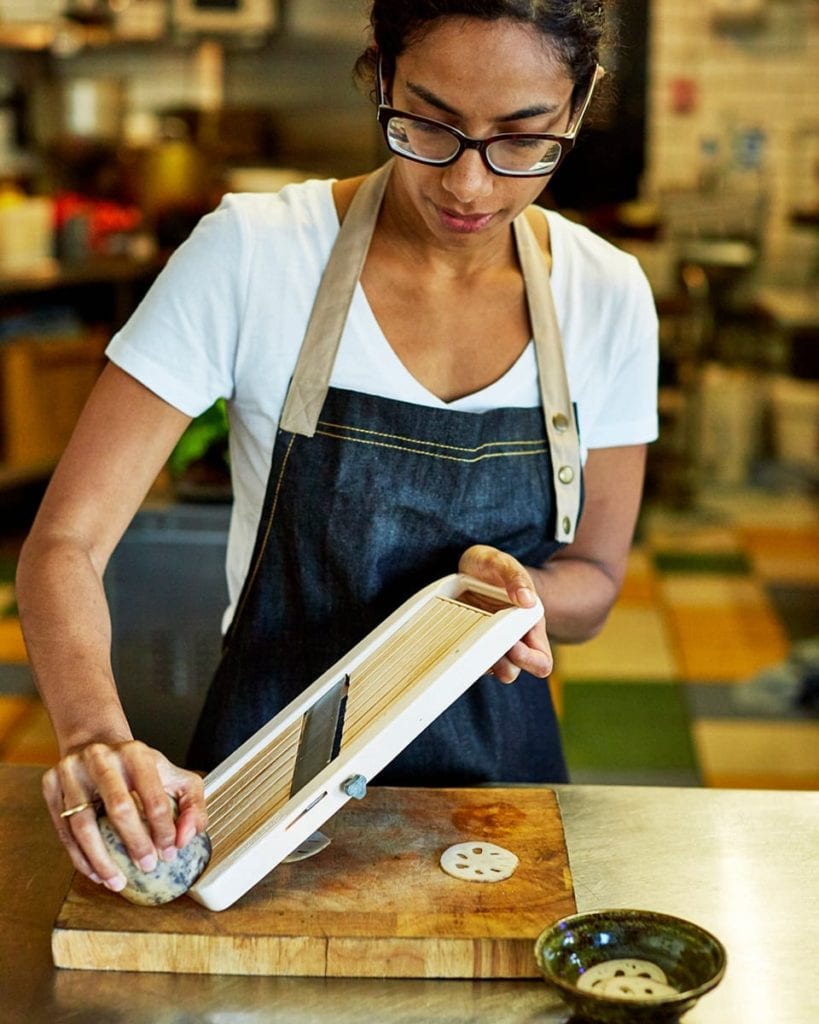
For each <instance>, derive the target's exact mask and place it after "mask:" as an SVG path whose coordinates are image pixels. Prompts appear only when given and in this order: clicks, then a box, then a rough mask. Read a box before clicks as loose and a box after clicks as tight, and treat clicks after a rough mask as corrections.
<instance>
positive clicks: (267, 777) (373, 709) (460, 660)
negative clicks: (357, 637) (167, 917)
mask: <svg viewBox="0 0 819 1024" xmlns="http://www.w3.org/2000/svg"><path fill="white" fill-rule="evenodd" d="M542 614H543V609H542V608H541V606H540V605H539V604H538V605H536V606H535V607H534V608H520V607H518V606H517V605H514V604H511V603H510V601H509V599H508V597H507V596H506V594H505V593H504V592H503V591H502V590H499V589H498V588H496V587H490V586H487V585H486V584H483V583H480V582H479V581H478V580H475V579H472V578H471V577H467V576H463V575H453V576H448V577H445V578H444V579H442V580H439V581H438V582H436V583H433V584H431V585H430V586H428V587H426V588H424V589H423V590H421V591H419V592H418V593H417V594H416V595H415V596H414V597H412V598H410V600H408V601H406V602H405V603H404V604H403V605H402V606H401V607H400V608H398V609H397V611H395V612H394V613H393V614H392V615H390V616H389V617H388V618H387V619H385V621H384V622H383V623H382V624H381V625H380V626H379V627H378V628H376V629H375V630H373V632H372V633H370V634H369V635H368V636H366V637H365V638H364V639H363V640H362V641H361V642H360V643H359V644H357V645H356V646H355V647H354V648H353V649H352V650H351V651H350V652H349V653H348V654H347V655H346V657H344V658H342V659H341V660H340V661H338V662H337V663H336V664H335V665H333V667H332V668H330V669H329V670H328V671H327V672H325V673H324V675H322V676H321V677H320V678H319V679H317V680H316V681H315V682H314V683H313V685H312V686H310V687H309V688H308V689H307V690H305V692H304V693H303V694H301V695H300V696H299V697H298V698H297V699H296V700H295V701H293V702H292V703H291V704H289V705H288V706H287V707H286V708H284V709H283V710H282V711H281V712H280V713H279V714H278V715H276V717H275V718H273V719H271V721H270V722H268V723H267V724H266V725H265V726H263V727H262V728H261V729H260V730H259V731H258V732H257V733H255V734H254V735H253V736H251V737H250V739H248V740H247V741H246V742H245V743H244V744H242V746H241V747H239V748H238V749H237V750H236V751H235V752H234V753H233V754H231V756H230V757H228V758H227V759H226V760H225V761H223V762H222V764H220V765H218V766H217V767H216V768H215V769H214V770H213V771H212V772H211V773H210V774H209V775H208V776H207V778H206V779H205V799H206V801H207V805H208V817H209V824H208V833H209V835H210V837H211V841H212V844H213V854H212V857H211V862H210V864H209V865H208V867H207V869H206V871H205V872H204V874H203V875H202V876H201V878H200V879H199V880H198V881H197V882H196V884H195V885H194V886H193V888H192V889H191V896H192V897H193V898H194V899H195V900H198V901H199V902H200V903H202V904H203V905H204V906H206V907H208V908H209V909H211V910H223V909H224V908H226V907H228V906H230V905H231V904H232V903H233V902H234V901H235V900H237V899H238V898H239V897H240V896H242V895H243V894H244V893H246V892H247V891H248V890H249V889H250V888H251V887H252V886H254V885H255V884H256V883H257V882H259V880H260V879H261V878H263V877H264V876H265V875H266V874H267V873H268V872H269V871H271V870H272V869H273V868H274V867H276V866H277V865H278V864H280V863H281V862H282V860H284V858H285V857H286V856H287V855H288V854H289V853H291V852H292V851H293V850H295V849H296V847H298V846H299V845H300V844H301V843H302V842H304V841H305V840H306V839H307V838H308V837H309V836H310V835H311V834H312V833H313V832H315V831H316V830H317V829H320V828H321V826H322V825H323V824H324V822H325V821H327V820H328V818H330V817H331V816H332V815H333V814H335V813H336V811H338V810H339V809H340V808H341V807H342V806H343V805H344V804H345V803H346V802H347V801H348V800H349V799H350V796H351V795H356V794H355V791H354V787H353V789H352V793H351V786H350V781H351V780H356V781H358V782H359V783H362V782H366V780H367V779H371V778H373V777H374V776H375V775H376V774H377V773H378V772H379V771H381V769H382V768H384V767H385V766H386V765H387V764H389V763H390V761H392V760H393V758H395V757H396V756H397V755H398V754H399V753H400V752H401V751H402V750H403V749H404V748H405V747H406V746H407V745H408V744H409V743H410V742H411V741H412V740H414V739H415V737H416V736H418V734H419V733H420V732H422V731H423V729H425V728H426V726H427V725H429V723H430V722H432V721H433V720H434V719H435V718H437V717H438V715H440V714H441V713H442V712H443V711H445V710H446V708H448V707H449V706H450V704H452V703H453V701H455V700H456V699H457V698H458V697H459V696H460V695H461V694H462V693H464V691H465V690H467V689H468V688H469V686H470V685H471V684H472V683H473V682H475V681H476V680H477V679H478V678H480V676H482V675H483V674H484V673H485V672H486V671H488V669H489V668H491V666H492V665H493V664H495V662H496V661H497V660H498V659H499V658H500V657H501V656H502V655H503V654H504V653H505V652H506V651H507V650H509V648H510V647H511V646H512V645H513V644H514V643H516V642H517V641H518V640H519V639H520V638H521V637H522V636H524V634H525V633H527V632H528V630H529V629H531V628H532V626H533V625H534V624H535V623H536V622H537V621H538V620H539V619H540V617H541V615H542ZM340 686H342V687H343V688H344V691H345V695H346V696H345V699H344V701H343V704H344V707H343V719H342V721H341V725H340V739H339V742H338V743H337V744H336V745H337V747H338V749H337V751H333V754H332V755H331V754H330V753H329V752H328V754H327V756H326V757H323V758H322V757H319V759H318V760H319V763H320V764H321V765H324V766H323V767H320V769H319V770H318V771H317V774H315V775H313V777H312V778H310V779H309V781H307V782H306V783H305V784H303V785H301V786H300V787H296V791H294V784H293V783H294V776H296V775H298V776H299V778H303V777H304V775H305V773H304V771H303V770H300V766H301V767H302V768H303V765H304V758H306V757H310V756H311V752H310V751H309V750H305V749H304V748H305V743H304V738H305V737H306V736H308V735H310V733H309V731H308V730H307V728H306V723H307V722H308V721H309V719H310V715H311V713H312V712H313V711H314V710H315V709H316V708H317V706H318V705H320V703H321V702H322V701H323V700H327V699H328V696H332V695H333V694H332V692H333V691H334V690H335V691H336V693H337V692H338V688H339V687H340ZM326 731H327V730H326V728H325V729H324V732H325V734H326ZM313 753H315V752H313ZM328 759H329V763H326V762H327V760H328ZM314 760H315V758H314Z"/></svg>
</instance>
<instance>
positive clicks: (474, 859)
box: [440, 840, 518, 882]
mask: <svg viewBox="0 0 819 1024" xmlns="http://www.w3.org/2000/svg"><path fill="white" fill-rule="evenodd" d="M440 863H441V867H442V868H443V870H444V871H446V873H447V874H448V875H452V877H453V878H460V879H463V880H464V881H467V882H502V881H503V880H504V879H505V878H509V877H510V876H511V875H513V874H514V872H515V868H517V866H518V858H517V857H516V856H515V855H514V853H512V852H511V851H510V850H504V848H503V847H502V846H496V845H495V844H494V843H484V842H481V841H480V840H475V841H473V842H471V843H456V844H455V846H450V847H449V848H448V849H446V850H444V852H443V853H442V854H441V862H440Z"/></svg>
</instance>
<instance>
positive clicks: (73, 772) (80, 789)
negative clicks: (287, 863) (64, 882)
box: [43, 741, 207, 891]
mask: <svg viewBox="0 0 819 1024" xmlns="http://www.w3.org/2000/svg"><path fill="white" fill-rule="evenodd" d="M43 794H44V796H45V799H46V804H47V806H48V809H49V813H50V815H51V819H52V822H53V823H54V827H55V830H56V831H57V834H58V836H59V838H60V840H61V841H62V843H63V845H64V846H65V848H66V850H67V851H68V854H69V856H70V858H71V861H72V863H73V864H74V866H75V867H76V868H77V870H78V871H80V872H82V874H84V875H86V876H87V877H88V878H90V879H91V880H92V881H95V882H102V884H104V885H106V886H107V887H108V888H109V889H112V890H113V891H119V890H121V889H122V888H124V886H125V884H126V880H125V877H124V875H123V874H122V872H121V871H120V870H119V869H118V868H117V866H116V864H115V863H114V862H113V861H112V859H111V858H110V857H109V856H108V853H107V851H106V847H105V844H104V842H103V840H102V836H101V835H100V831H99V828H98V826H97V816H96V810H95V806H90V807H88V808H86V809H84V810H82V811H77V812H76V813H74V814H71V815H70V816H69V817H61V814H62V812H63V810H64V809H65V808H69V809H71V808H74V807H77V806H79V805H81V804H83V803H85V802H87V801H95V802H96V806H101V807H103V808H104V810H105V814H106V815H107V817H108V819H109V820H110V822H111V824H112V825H113V827H114V829H115V830H116V832H117V833H118V835H119V836H120V838H121V839H122V842H123V844H124V846H125V848H126V850H127V851H128V855H129V856H130V858H131V859H132V860H133V862H134V864H136V865H137V866H138V867H139V868H140V869H141V870H143V871H152V870H153V869H154V868H155V867H156V865H157V860H158V859H159V858H162V859H163V860H166V861H171V860H173V859H174V857H175V856H176V854H177V850H178V849H179V848H180V847H182V846H184V845H186V844H187V843H188V842H190V840H191V839H192V838H193V836H194V835H196V833H197V832H200V831H202V830H203V829H204V827H205V825H206V821H207V816H206V811H205V802H204V792H203V785H202V780H201V778H200V777H199V776H198V775H195V774H194V773H192V772H186V771H183V770H182V769H180V768H177V767H176V766H175V765H172V764H171V762H170V761H168V760H167V758H165V757H164V756H163V755H162V754H160V753H159V752H158V751H155V750H152V749H151V748H149V747H147V746H146V745H145V744H144V743H139V742H137V741H129V742H127V743H123V744H116V745H109V744H105V743H92V744H89V745H88V746H87V747H84V748H83V749H82V750H80V751H78V752H76V753H72V754H69V755H67V756H66V757H64V758H63V759H62V760H61V761H60V762H59V764H58V765H57V766H56V767H55V768H51V769H49V771H47V772H46V773H45V775H44V777H43ZM169 796H173V797H174V798H175V799H176V801H177V804H178V807H179V815H178V818H177V815H176V807H175V806H174V805H173V803H172V801H171V800H170V799H169Z"/></svg>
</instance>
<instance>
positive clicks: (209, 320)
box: [106, 196, 251, 416]
mask: <svg viewBox="0 0 819 1024" xmlns="http://www.w3.org/2000/svg"><path fill="white" fill-rule="evenodd" d="M250 258H251V253H250V251H249V242H248V241H247V239H246V238H245V232H244V231H243V229H242V221H241V218H240V216H239V213H238V210H237V209H236V207H235V205H234V203H233V202H232V199H231V197H230V196H226V197H225V198H224V199H223V200H222V202H221V204H220V205H219V207H218V208H217V209H216V210H214V211H213V212H212V213H210V214H208V215H207V216H205V217H203V219H202V220H201V221H200V222H199V224H198V225H197V226H196V228H195V229H194V230H193V232H192V234H191V235H190V237H189V238H188V239H187V240H186V241H185V242H183V243H182V245H181V246H180V247H179V248H178V249H177V250H176V252H175V253H174V254H173V256H172V257H171V258H170V260H169V261H168V263H167V265H166V266H165V268H164V269H163V270H162V271H161V273H160V274H159V276H158V277H157V279H156V280H155V281H154V283H153V285H152V286H151V288H150V289H149V290H148V293H147V294H146V296H145V298H144V299H143V300H142V302H141V303H140V305H139V306H138V307H137V309H136V311H135V312H134V313H133V315H132V316H131V318H130V319H129V320H128V322H127V323H126V324H125V326H124V327H123V328H122V329H121V330H120V331H118V332H117V333H116V334H115V335H114V337H113V338H112V339H111V342H110V344H109V346H108V349H107V352H106V354H107V355H108V358H109V359H110V360H111V362H113V363H114V364H116V365H117V366H119V367H120V368H121V369H123V370H125V371H126V373H129V374H131V375H132V376H133V377H135V378H136V379H137V380H139V381H140V382H141V383H142V384H144V385H145V386H146V387H148V388H150V390H151V391H153V392H154V393H155V394H157V395H159V397H160V398H163V399H164V400H165V401H167V402H169V403H170V404H171V405H173V406H175V407H176V408H178V409H179V410H181V411H182V412H184V413H186V414H187V415H189V416H197V415H199V413H201V412H203V411H204V410H205V409H207V408H208V407H209V406H210V405H212V404H213V402H215V401H216V399H217V398H220V397H223V398H230V397H232V394H233V390H234V367H235V363H236V349H237V344H238V338H239V333H240V326H241V320H242V311H243V308H244V305H245V302H246V291H247V285H246V282H247V279H248V274H247V267H248V261H249V260H250Z"/></svg>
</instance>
